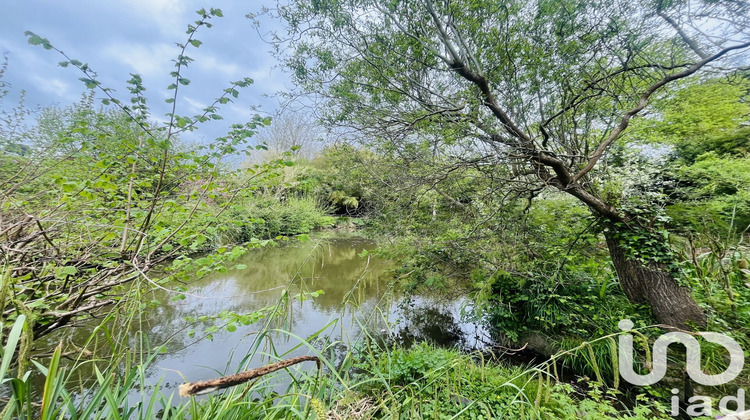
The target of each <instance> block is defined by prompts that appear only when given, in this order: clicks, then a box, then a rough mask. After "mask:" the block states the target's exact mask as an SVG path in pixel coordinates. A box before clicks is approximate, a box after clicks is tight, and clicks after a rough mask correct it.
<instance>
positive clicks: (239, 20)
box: [0, 0, 292, 141]
mask: <svg viewBox="0 0 750 420" xmlns="http://www.w3.org/2000/svg"><path fill="white" fill-rule="evenodd" d="M269 2H270V0H269V1H266V2H265V3H266V4H267V3H269ZM263 5H264V3H263V2H262V1H259V0H250V1H240V0H212V1H207V0H204V1H201V0H75V1H61V0H3V12H2V14H0V53H3V54H5V55H6V56H7V58H8V70H7V73H6V75H5V77H4V82H6V83H8V84H10V94H9V95H8V96H7V97H5V98H4V99H3V100H2V104H1V106H2V107H3V108H4V109H6V110H7V109H8V108H10V107H12V106H14V105H16V104H17V101H18V97H19V95H20V92H21V90H23V91H25V92H26V105H27V106H29V107H31V108H35V107H48V106H67V105H70V104H73V103H75V102H77V101H78V100H80V98H81V95H82V94H83V93H84V92H86V91H87V90H86V87H85V86H84V84H83V83H82V82H81V81H79V80H78V78H79V77H84V76H83V74H80V72H79V71H78V70H77V69H75V68H72V67H68V68H62V67H60V66H59V65H58V63H59V62H60V61H63V57H61V56H60V55H58V54H57V53H56V52H54V51H47V50H45V49H43V48H41V47H40V46H33V45H29V44H28V42H27V38H26V36H25V35H24V32H25V31H27V30H28V31H32V32H34V33H36V34H38V35H40V36H42V37H45V38H47V39H49V41H50V42H51V43H52V45H54V46H55V47H57V48H59V49H60V50H62V51H64V52H65V53H66V54H68V55H69V56H70V57H71V58H74V59H78V60H80V61H82V62H84V63H88V64H89V66H90V67H91V68H92V69H93V70H94V71H96V72H97V74H98V76H99V80H100V81H101V82H102V85H103V86H106V87H110V88H113V89H114V90H115V91H116V92H115V96H116V97H117V98H118V99H121V100H124V101H127V100H128V98H129V96H128V91H127V88H126V83H125V82H126V81H127V80H128V79H130V77H131V76H130V73H137V74H140V75H141V76H142V78H143V83H144V85H145V86H146V89H147V90H146V92H145V94H146V97H147V99H148V101H149V106H150V107H151V110H152V115H153V117H154V118H156V119H163V118H164V114H166V113H167V112H169V111H170V108H169V106H168V105H167V104H166V103H165V102H164V99H165V98H167V97H168V95H171V91H168V90H167V86H168V85H169V84H170V83H172V82H173V79H171V78H170V76H169V73H170V72H171V71H172V70H173V69H174V63H173V62H172V61H171V60H173V59H174V58H175V57H176V56H177V54H178V53H179V47H177V46H176V45H175V43H176V42H181V43H184V42H185V41H186V40H187V36H188V35H187V34H186V33H185V30H186V28H187V24H188V23H193V21H195V20H197V19H199V16H198V15H197V14H196V13H195V11H196V10H198V9H200V8H202V7H205V8H206V9H208V8H209V7H213V8H219V9H221V10H222V12H223V15H224V17H223V18H213V19H211V22H212V23H213V25H214V26H213V27H212V28H210V29H206V28H205V27H203V28H201V29H200V30H199V31H198V33H197V34H196V35H195V38H197V39H199V40H200V41H202V42H203V44H202V45H201V46H200V47H199V48H197V49H195V48H189V49H188V50H187V51H186V55H188V56H190V57H192V58H193V59H195V62H193V63H191V64H190V66H189V67H188V69H187V71H186V72H185V73H184V77H187V78H188V79H190V81H191V83H190V84H189V85H188V86H181V87H180V98H181V99H180V100H178V108H177V114H178V115H194V114H196V113H198V112H199V111H200V109H201V108H203V107H205V106H206V105H208V104H210V103H211V102H212V101H213V99H214V98H216V97H218V96H220V95H221V93H222V90H223V89H224V88H225V87H228V86H229V82H230V81H235V80H240V79H242V78H244V77H250V78H252V79H254V81H255V83H254V84H253V85H251V86H250V87H248V88H246V89H243V90H242V92H241V96H240V98H239V99H235V100H234V102H233V103H230V104H228V105H225V106H224V108H223V109H222V111H221V112H220V114H221V115H222V116H223V117H224V120H223V121H218V122H212V123H210V124H212V125H209V126H206V127H204V129H201V130H198V131H197V132H196V134H195V135H196V136H197V138H196V139H194V140H197V141H201V140H202V141H206V140H210V139H211V138H213V137H216V136H219V135H222V134H223V133H224V132H225V131H226V127H228V125H229V124H231V123H240V122H245V121H248V120H249V119H250V118H251V117H252V116H253V115H254V114H256V113H258V114H261V115H268V114H273V113H274V111H275V110H276V109H277V108H278V107H279V103H278V100H277V99H275V98H273V97H269V95H273V94H275V93H276V92H279V91H285V90H289V89H291V87H292V86H291V83H290V82H289V78H288V77H287V76H286V75H285V74H284V72H283V71H282V69H280V68H278V67H277V66H276V61H275V59H274V58H273V57H272V56H271V54H270V52H269V51H270V50H271V46H270V45H269V44H267V43H265V42H264V41H263V38H266V39H267V38H269V37H268V34H269V32H270V31H272V30H274V29H278V24H275V23H274V22H272V21H270V20H268V19H265V20H263V21H262V22H261V27H260V28H255V27H254V26H253V24H252V21H251V20H250V19H247V18H246V17H245V15H246V14H247V13H250V12H254V13H255V12H259V11H260V10H261V9H262V7H263ZM96 97H97V98H101V97H103V95H102V94H101V93H97V95H96ZM253 107H257V108H256V109H254V108H253Z"/></svg>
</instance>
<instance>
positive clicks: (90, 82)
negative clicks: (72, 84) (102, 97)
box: [78, 77, 99, 89]
mask: <svg viewBox="0 0 750 420" xmlns="http://www.w3.org/2000/svg"><path fill="white" fill-rule="evenodd" d="M78 80H80V81H82V82H83V83H84V84H85V85H86V87H87V88H88V89H93V88H95V87H97V86H99V82H97V81H96V80H94V79H88V78H85V77H81V78H79V79H78Z"/></svg>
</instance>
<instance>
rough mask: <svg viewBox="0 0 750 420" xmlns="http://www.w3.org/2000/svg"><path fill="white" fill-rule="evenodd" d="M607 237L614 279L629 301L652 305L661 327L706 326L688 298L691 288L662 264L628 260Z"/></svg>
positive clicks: (617, 241)
mask: <svg viewBox="0 0 750 420" xmlns="http://www.w3.org/2000/svg"><path fill="white" fill-rule="evenodd" d="M606 238H607V247H608V248H609V254H610V256H611V257H612V263H613V264H614V266H615V271H616V272H617V277H618V278H619V279H620V284H621V285H622V289H623V290H624V291H625V295H627V297H628V299H630V301H631V302H634V303H649V304H651V311H652V312H653V314H654V317H655V318H656V320H657V321H659V323H660V324H665V325H670V326H673V327H677V328H680V329H685V330H690V329H692V327H694V326H697V327H701V328H703V327H705V326H706V314H705V313H704V312H703V309H701V307H700V306H698V304H697V303H696V302H695V300H694V299H693V297H692V296H691V295H690V289H688V288H687V287H683V286H680V285H679V284H678V283H677V280H676V279H675V278H674V276H673V275H672V273H670V272H669V269H668V268H667V267H666V266H665V265H663V264H655V263H650V264H643V263H641V261H638V260H636V259H633V258H630V257H629V256H628V252H627V249H625V247H623V246H622V245H621V244H620V242H619V240H618V239H617V238H615V237H614V235H612V234H608V235H606Z"/></svg>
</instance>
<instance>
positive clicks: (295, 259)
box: [50, 234, 488, 389]
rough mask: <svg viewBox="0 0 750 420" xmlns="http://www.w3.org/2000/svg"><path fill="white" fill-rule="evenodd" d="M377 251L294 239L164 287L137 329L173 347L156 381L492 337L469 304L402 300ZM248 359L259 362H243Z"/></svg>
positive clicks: (471, 344) (362, 244)
mask: <svg viewBox="0 0 750 420" xmlns="http://www.w3.org/2000/svg"><path fill="white" fill-rule="evenodd" d="M375 247H376V243H375V242H374V241H372V240H369V239H366V238H363V237H359V236H356V235H353V234H337V235H336V236H334V237H331V238H327V239H317V240H311V241H306V242H302V241H296V240H292V241H289V242H287V243H284V244H283V245H280V246H268V247H264V248H260V249H255V250H251V251H250V252H248V253H247V254H246V255H244V256H243V257H242V258H241V259H240V260H238V261H236V263H238V264H243V265H246V266H247V268H245V269H242V270H230V271H229V272H227V273H225V274H217V275H212V276H208V277H205V278H203V279H200V280H198V281H195V282H193V283H192V284H190V288H189V291H188V293H186V294H185V295H186V297H185V299H183V300H174V299H173V297H174V294H173V293H168V292H166V291H162V290H158V291H157V292H155V293H154V295H153V298H154V299H155V300H157V301H159V304H156V305H154V306H153V308H152V309H151V310H149V311H148V312H147V314H146V315H145V317H144V319H143V320H142V322H141V324H140V328H141V329H142V330H143V331H145V332H146V335H147V337H148V338H149V341H150V343H151V345H152V346H153V345H160V344H164V343H166V349H167V352H166V353H165V354H161V355H159V356H158V357H157V359H156V361H155V363H153V364H152V365H151V366H150V368H149V370H148V372H147V374H148V376H149V381H150V382H151V383H156V382H158V381H160V380H161V384H162V387H163V388H167V389H169V388H172V389H176V388H177V386H179V384H181V383H183V382H184V379H183V377H184V378H185V379H187V380H188V381H191V382H194V381H198V380H205V379H211V378H215V377H217V376H219V375H220V374H231V373H235V372H237V371H238V370H242V369H249V368H254V367H258V366H262V365H265V364H267V363H270V362H273V361H277V360H278V359H277V358H276V357H278V358H284V359H285V358H289V357H293V356H299V355H306V354H314V350H313V349H311V347H309V346H315V347H317V348H320V347H323V344H325V343H328V344H331V343H335V345H333V346H330V345H329V346H327V348H328V349H329V351H333V352H334V353H335V354H327V355H326V356H327V357H329V358H331V357H332V358H333V359H337V358H340V357H341V356H342V355H343V354H345V353H346V352H347V351H348V350H349V347H350V345H351V344H352V343H354V342H356V341H357V340H358V339H359V338H360V336H361V334H362V333H363V331H365V330H367V331H370V332H371V333H373V334H376V335H378V336H379V337H381V338H382V337H387V338H388V339H389V341H391V342H400V343H402V344H407V345H408V344H409V343H411V342H413V341H421V340H428V341H432V342H434V343H435V344H437V345H441V346H459V347H464V348H476V347H479V346H481V344H480V343H481V339H482V338H486V337H487V336H488V334H487V332H486V331H484V330H483V329H482V328H481V327H480V326H478V325H475V324H473V323H466V322H462V321H461V316H460V313H461V310H462V309H463V308H464V306H465V305H466V304H467V301H466V300H464V299H453V300H450V299H446V298H440V297H430V296H419V295H417V296H411V297H410V298H409V299H408V300H405V299H404V295H403V294H402V293H400V292H399V291H398V288H397V287H396V286H394V278H393V274H392V271H391V270H390V269H391V268H392V263H390V262H388V261H383V260H381V259H378V258H375V257H372V256H369V255H363V251H370V250H373V249H374V248H375ZM317 291H322V293H321V294H318V295H317V296H316V297H312V296H309V298H307V299H304V300H299V299H291V298H290V299H287V300H286V303H284V302H285V300H284V299H282V297H283V296H285V295H286V296H290V297H291V296H296V295H298V294H300V293H303V292H317ZM316 294H317V293H316ZM277 305H280V306H277ZM271 307H276V308H278V309H279V311H278V313H279V315H277V316H273V317H268V318H265V319H261V320H260V321H258V322H256V323H254V324H250V325H240V324H238V325H237V328H236V330H234V331H232V332H230V331H228V330H227V328H225V326H226V325H225V321H221V320H219V321H217V322H213V321H211V322H190V321H192V320H193V319H198V318H200V317H201V316H215V315H217V314H219V313H221V312H222V311H230V312H234V313H237V314H249V313H253V312H255V311H258V310H261V309H263V308H271ZM214 325H215V326H218V327H219V329H218V330H217V331H213V329H214V328H212V326H214ZM93 326H94V324H92V325H91V328H93ZM231 329H234V328H231ZM191 330H192V331H191ZM261 332H262V334H261ZM84 333H85V331H79V332H77V333H76V335H78V336H82V335H80V334H84ZM209 334H210V339H209V337H207V336H208V335H209ZM84 335H85V334H84ZM311 337H314V339H310V338H311ZM57 339H59V338H57ZM52 340H53V341H54V340H56V339H52ZM55 342H56V341H55ZM307 343H313V344H307ZM50 344H52V342H51V343H50ZM330 349H333V350H330ZM248 354H251V355H252V357H251V358H249V360H243V359H245V358H246V355H248ZM311 369H314V368H313V367H311Z"/></svg>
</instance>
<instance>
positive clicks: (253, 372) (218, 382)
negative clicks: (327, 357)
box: [180, 356, 322, 397]
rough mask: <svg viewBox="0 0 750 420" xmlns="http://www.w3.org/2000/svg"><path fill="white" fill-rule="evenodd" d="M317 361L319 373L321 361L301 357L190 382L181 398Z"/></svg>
mask: <svg viewBox="0 0 750 420" xmlns="http://www.w3.org/2000/svg"><path fill="white" fill-rule="evenodd" d="M307 361H315V363H316V364H317V365H318V371H320V369H321V368H322V364H321V362H320V359H319V358H317V357H316V356H299V357H293V358H291V359H287V360H282V361H280V362H276V363H272V364H270V365H266V366H263V367H260V368H257V369H250V370H247V371H245V372H240V373H237V374H235V375H229V376H222V377H221V378H216V379H210V380H208V381H198V382H188V383H186V384H182V385H180V396H181V397H187V396H190V395H196V394H205V393H208V392H213V391H216V390H219V389H223V388H229V387H231V386H235V385H240V384H243V383H245V382H247V381H249V380H251V379H255V378H258V377H261V376H263V375H268V374H269V373H271V372H276V371H277V370H280V369H284V368H288V367H289V366H292V365H296V364H297V363H302V362H307Z"/></svg>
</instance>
